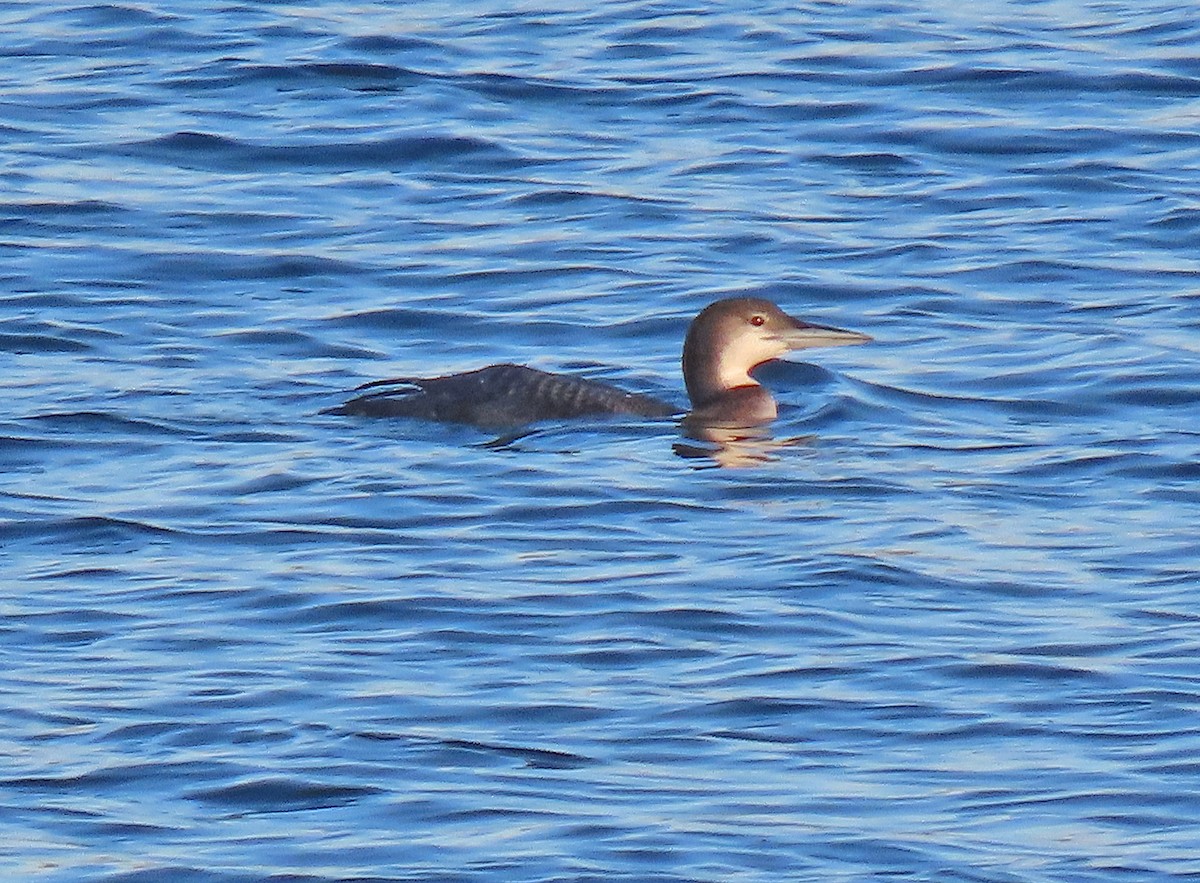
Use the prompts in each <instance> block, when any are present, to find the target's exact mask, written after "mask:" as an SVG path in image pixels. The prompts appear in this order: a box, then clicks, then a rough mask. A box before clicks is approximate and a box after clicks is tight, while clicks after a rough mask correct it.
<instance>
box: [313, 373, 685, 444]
mask: <svg viewBox="0 0 1200 883" xmlns="http://www.w3.org/2000/svg"><path fill="white" fill-rule="evenodd" d="M368 389H369V390H371V391H370V392H364V393H363V395H360V396H358V397H357V398H353V399H350V401H348V402H346V403H345V404H344V405H341V406H339V407H337V408H332V409H330V410H329V411H327V412H326V413H329V414H340V415H346V416H354V417H415V418H418V419H421V420H435V421H438V422H441V423H465V424H469V425H472V426H479V427H482V428H487V429H505V428H516V427H520V426H525V425H528V424H530V423H537V422H539V421H542V420H565V419H570V418H572V417H588V416H594V415H603V414H629V415H634V416H638V417H670V416H671V415H673V414H677V413H679V409H678V408H676V407H674V406H673V405H670V404H668V403H667V402H664V401H660V400H659V399H655V398H651V397H650V396H644V395H638V394H636V393H629V392H625V391H624V390H621V389H617V388H616V387H615V386H609V385H608V384H606V383H599V382H597V381H594V380H584V379H582V378H579V377H570V376H568V375H565V374H549V373H547V372H545V371H538V370H537V369H536V368H528V367H526V366H524V365H489V366H488V367H487V368H480V369H479V370H477V371H467V372H465V373H463V374H451V375H448V376H445V377H429V378H404V377H399V378H395V379H393V380H376V381H374V382H372V383H366V384H363V385H362V386H360V387H359V388H358V390H357V391H362V390H368Z"/></svg>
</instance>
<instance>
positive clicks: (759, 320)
mask: <svg viewBox="0 0 1200 883" xmlns="http://www.w3.org/2000/svg"><path fill="white" fill-rule="evenodd" d="M766 321H767V317H766V316H761V315H760V316H751V317H750V324H751V325H753V326H754V327H755V328H758V327H759V326H761V325H762V324H763V323H764V322H766Z"/></svg>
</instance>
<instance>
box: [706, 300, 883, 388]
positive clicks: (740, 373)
mask: <svg viewBox="0 0 1200 883" xmlns="http://www.w3.org/2000/svg"><path fill="white" fill-rule="evenodd" d="M688 337H689V339H691V340H692V341H693V343H694V344H695V345H696V346H697V348H700V347H701V343H702V342H701V338H704V339H705V340H706V341H707V344H705V345H704V346H703V347H702V348H703V349H706V350H707V351H708V357H709V358H710V359H711V360H712V361H713V363H714V364H713V368H715V378H716V380H717V382H718V383H719V385H720V386H721V387H723V388H725V389H735V388H737V387H739V386H751V385H755V384H756V381H755V380H754V378H752V377H751V376H750V372H751V371H752V370H753V369H754V368H755V367H757V366H758V365H761V364H763V363H764V362H770V361H771V360H773V359H778V358H779V357H780V356H782V355H785V354H786V353H789V352H791V351H792V350H801V349H810V348H813V347H821V346H848V345H850V344H856V343H866V342H867V341H869V340H870V339H871V338H870V337H868V336H867V335H865V334H859V333H858V332H857V331H845V330H843V329H841V328H831V327H828V326H825V325H814V324H812V323H810V322H804V321H801V320H800V319H796V318H794V317H792V316H789V315H788V314H787V313H785V312H784V311H783V310H781V309H779V307H777V306H775V304H773V303H771V302H770V301H766V300H760V299H758V298H736V299H731V300H723V301H718V302H717V303H715V304H712V305H711V306H710V307H708V309H706V310H704V312H702V313H701V314H700V315H699V316H698V317H697V318H696V321H695V322H694V323H693V327H692V329H689V333H688Z"/></svg>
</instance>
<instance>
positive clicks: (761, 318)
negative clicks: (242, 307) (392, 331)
mask: <svg viewBox="0 0 1200 883" xmlns="http://www.w3.org/2000/svg"><path fill="white" fill-rule="evenodd" d="M870 340H871V338H870V337H868V336H867V335H865V334H859V333H858V332H857V331H844V330H842V329H841V328H830V327H827V326H825V325H813V324H810V323H808V322H802V321H801V320H799V319H795V318H793V317H791V316H789V315H788V314H787V313H785V312H783V310H781V309H779V307H777V306H775V304H773V303H771V302H770V301H767V300H762V299H759V298H751V297H736V298H728V299H726V300H719V301H716V302H714V303H711V304H709V305H708V306H707V307H705V308H704V309H703V310H702V311H701V312H700V314H699V315H698V316H696V318H695V319H693V320H692V324H691V325H690V326H689V327H688V331H687V337H686V338H685V339H684V343H683V380H684V384H685V385H686V387H687V393H688V398H689V399H690V400H691V403H692V410H691V412H690V413H689V414H688V415H687V417H686V419H687V420H688V421H689V422H692V423H694V424H700V425H709V424H711V425H722V426H754V425H758V424H762V423H767V422H769V421H771V420H773V419H775V416H776V409H775V400H774V399H773V398H771V394H770V393H769V392H767V390H766V389H764V388H763V387H762V386H761V385H759V383H758V381H756V380H755V379H754V378H753V377H751V376H750V372H751V371H752V370H753V369H754V368H755V367H757V366H758V365H761V364H763V363H764V362H770V361H772V360H774V359H777V358H779V357H780V356H782V355H783V354H784V353H787V352H790V351H792V350H800V349H808V348H810V347H819V346H846V345H848V344H855V343H867V342H868V341H870ZM355 392H362V393H363V394H362V395H359V396H357V397H355V398H353V399H350V400H349V401H348V402H346V403H345V404H343V405H340V406H339V407H336V408H332V409H330V410H328V411H326V412H325V413H329V414H340V415H349V416H357V417H414V418H419V419H425V420H436V421H439V422H444V423H466V424H470V425H474V426H479V427H482V428H487V429H501V428H518V427H521V426H525V425H527V424H530V423H537V422H540V421H543V420H562V419H568V418H572V417H585V416H589V415H600V414H629V415H633V416H638V417H670V416H672V415H675V414H679V413H681V412H680V409H679V408H676V407H675V406H674V405H671V404H670V403H668V402H664V401H662V400H660V399H656V398H652V397H650V396H645V395H638V394H636V393H629V392H625V391H624V390H621V389H618V388H616V387H614V386H609V385H608V384H605V383H598V382H597V381H594V380H585V379H583V378H579V377H571V376H568V375H565V374H548V373H546V372H545V371H538V370H537V369H535V368H527V367H525V366H523V365H490V366H488V367H487V368H480V369H478V370H476V371H467V372H465V373H462V374H451V375H448V376H445V377H430V378H407V377H398V378H394V379H391V380H376V381H373V382H371V383H365V384H363V385H362V386H360V387H358V389H356V390H355Z"/></svg>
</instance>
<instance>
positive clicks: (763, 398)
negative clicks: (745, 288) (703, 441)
mask: <svg viewBox="0 0 1200 883" xmlns="http://www.w3.org/2000/svg"><path fill="white" fill-rule="evenodd" d="M700 330H701V331H702V330H703V329H700ZM737 349H738V348H737V347H736V345H735V346H734V347H733V348H731V347H730V342H729V341H728V340H727V339H724V338H722V337H721V336H717V335H712V334H706V333H699V331H697V329H695V327H693V328H692V329H690V331H689V334H688V337H687V339H686V340H685V341H684V346H683V365H682V367H683V382H684V385H685V386H686V387H687V393H688V398H689V399H690V400H691V403H692V412H691V417H692V419H693V420H699V421H702V422H716V423H731V424H738V425H740V424H744V423H758V422H764V421H769V420H773V419H775V416H776V408H775V400H774V399H773V398H772V397H771V394H770V393H769V392H767V390H766V389H765V388H763V387H762V386H761V385H760V384H759V382H758V381H757V380H755V379H754V378H753V377H751V376H750V369H751V368H753V367H754V366H753V365H748V364H747V359H746V358H745V357H744V354H742V353H739V352H737Z"/></svg>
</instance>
